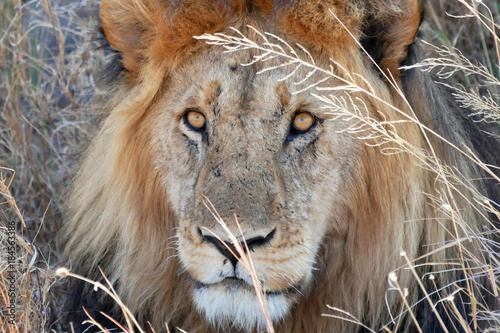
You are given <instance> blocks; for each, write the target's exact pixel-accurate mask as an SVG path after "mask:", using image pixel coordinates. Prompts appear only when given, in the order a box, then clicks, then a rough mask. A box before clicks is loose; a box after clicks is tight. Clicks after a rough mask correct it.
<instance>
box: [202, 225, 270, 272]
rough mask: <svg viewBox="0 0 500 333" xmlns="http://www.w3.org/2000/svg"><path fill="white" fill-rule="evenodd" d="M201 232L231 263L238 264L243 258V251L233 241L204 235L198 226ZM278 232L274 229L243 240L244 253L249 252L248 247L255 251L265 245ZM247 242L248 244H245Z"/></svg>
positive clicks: (205, 239) (204, 238) (241, 243)
mask: <svg viewBox="0 0 500 333" xmlns="http://www.w3.org/2000/svg"><path fill="white" fill-rule="evenodd" d="M198 231H199V233H200V234H201V237H202V239H203V240H204V241H207V242H209V243H212V244H213V245H215V248H216V249H217V250H218V251H219V252H220V253H221V254H222V255H223V256H224V257H226V258H227V259H229V261H231V264H232V265H233V266H236V264H237V263H238V259H240V258H241V253H240V252H238V250H237V249H236V246H234V245H233V244H232V242H231V241H224V240H222V239H221V238H219V237H215V236H210V235H203V233H202V232H201V229H199V228H198ZM275 232H276V229H273V230H272V231H271V232H270V233H268V234H267V235H265V236H257V237H252V238H250V239H245V240H243V241H242V242H240V245H241V248H242V249H243V251H244V253H246V252H247V248H248V250H250V251H253V249H254V248H255V247H259V246H263V245H265V244H267V243H269V242H270V241H271V239H272V238H273V236H274V234H275ZM245 243H246V246H245Z"/></svg>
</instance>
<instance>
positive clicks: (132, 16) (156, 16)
mask: <svg viewBox="0 0 500 333" xmlns="http://www.w3.org/2000/svg"><path fill="white" fill-rule="evenodd" d="M160 7H161V5H160V4H159V2H158V1H156V0H144V1H141V0H103V1H102V3H101V7H100V18H101V25H102V30H103V32H104V36H105V37H106V39H107V40H108V42H109V44H110V45H111V46H112V47H113V48H114V49H115V50H117V51H119V52H120V53H121V55H122V61H123V67H125V68H126V69H127V70H128V71H129V72H132V73H135V72H137V70H138V69H139V65H140V63H141V61H142V60H143V59H144V58H145V57H147V54H146V52H147V50H148V48H150V47H151V46H152V45H150V44H151V43H154V41H155V37H156V36H157V34H158V31H159V30H160V26H162V25H165V17H164V16H163V15H162V13H164V10H165V8H163V9H162V8H160Z"/></svg>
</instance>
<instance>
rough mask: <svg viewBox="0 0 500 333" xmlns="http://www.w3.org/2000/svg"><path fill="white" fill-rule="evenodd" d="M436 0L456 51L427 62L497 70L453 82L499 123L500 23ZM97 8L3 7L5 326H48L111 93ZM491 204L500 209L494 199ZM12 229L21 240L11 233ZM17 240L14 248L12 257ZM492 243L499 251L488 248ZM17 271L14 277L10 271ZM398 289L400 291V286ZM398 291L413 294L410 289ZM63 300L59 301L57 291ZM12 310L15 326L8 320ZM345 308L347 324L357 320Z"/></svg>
mask: <svg viewBox="0 0 500 333" xmlns="http://www.w3.org/2000/svg"><path fill="white" fill-rule="evenodd" d="M427 2H428V4H429V6H428V7H429V9H428V12H427V17H428V21H430V23H431V26H432V29H433V30H434V32H435V35H436V37H435V39H433V40H432V42H433V43H435V44H438V45H440V44H444V45H445V46H447V47H448V48H449V49H448V51H446V52H445V53H443V54H442V56H441V58H442V59H448V61H449V62H448V63H445V64H438V65H436V62H435V61H434V62H428V63H427V64H424V65H425V67H424V68H426V69H431V67H432V66H433V65H436V66H438V67H439V66H440V68H443V69H449V68H453V66H455V67H456V66H463V65H464V64H470V65H471V67H470V68H477V67H476V65H477V63H481V64H483V65H484V67H483V68H479V72H482V71H484V73H487V74H488V75H489V76H488V80H489V81H486V82H488V84H487V85H486V84H485V79H484V75H483V76H481V75H477V74H474V75H470V74H471V73H464V71H458V72H454V73H453V75H454V79H455V80H456V82H458V83H460V84H462V85H456V86H454V88H455V92H456V95H457V97H458V98H460V96H462V97H463V96H466V98H463V99H462V103H464V104H465V103H467V102H470V101H471V100H473V101H476V103H475V105H481V108H479V109H478V110H477V112H482V113H483V115H484V113H486V114H487V115H489V118H487V117H485V118H484V119H487V120H488V121H491V122H497V123H498V122H499V119H500V112H499V111H498V110H499V109H500V108H499V107H498V105H499V100H498V95H497V93H498V86H500V83H499V82H498V79H499V77H500V75H499V70H498V68H499V66H498V65H499V61H500V57H499V54H498V47H497V46H498V44H497V43H498V38H497V37H496V36H498V27H496V26H494V25H493V23H488V22H486V23H481V22H480V21H479V20H478V19H477V17H475V16H474V15H473V14H472V13H471V12H470V10H469V9H468V8H467V7H466V5H465V4H464V3H461V1H460V0H427ZM469 3H471V2H470V1H468V2H466V4H469ZM483 3H485V4H486V5H487V7H486V6H482V5H481V6H479V13H480V14H483V15H485V16H484V17H483V19H484V20H486V19H487V18H489V17H492V18H493V20H492V22H500V12H499V8H500V3H499V2H498V1H495V0H490V1H484V2H483ZM97 6H98V0H88V1H85V0H82V1H70V0H68V1H55V0H32V1H20V0H18V1H15V0H3V1H2V2H1V3H0V110H1V111H0V203H2V205H1V206H0V329H1V330H2V332H8V333H14V332H30V333H31V332H48V331H49V327H48V325H47V324H48V316H49V315H50V311H49V306H48V301H47V300H48V299H49V297H53V295H50V292H51V291H50V286H51V284H52V283H53V281H55V279H56V277H55V275H54V273H53V271H52V269H53V268H54V267H55V265H56V263H57V262H58V259H59V255H60V244H59V242H58V238H57V237H56V234H57V231H58V230H59V229H60V228H61V224H62V220H63V211H64V197H65V189H66V188H67V187H68V185H69V182H70V179H71V175H72V174H73V173H74V171H75V170H74V169H75V164H76V161H77V160H78V157H79V155H80V154H81V152H82V151H83V150H84V149H85V147H86V146H87V145H88V143H89V141H90V139H91V138H92V136H93V134H94V133H95V132H96V129H97V124H98V122H99V119H100V118H101V115H100V114H99V113H98V110H95V109H93V108H92V105H97V104H98V103H99V101H100V100H101V99H102V98H103V97H104V91H103V87H102V85H101V83H100V82H102V80H101V79H100V78H99V76H100V75H99V73H101V72H102V70H103V68H104V64H105V60H106V56H107V54H106V52H105V51H104V50H102V49H100V48H99V47H98V46H99V43H98V42H96V41H94V40H95V38H96V35H95V33H94V32H93V31H95V30H94V28H95V26H96V25H97V21H96V18H97V9H98V7H97ZM487 8H489V9H487ZM446 13H449V14H453V15H455V16H461V18H456V17H450V16H448V15H446ZM490 30H492V31H490ZM492 32H493V33H492ZM454 47H456V48H457V49H458V50H460V51H458V50H457V49H454ZM460 52H462V53H463V55H464V57H462V53H460ZM468 59H472V62H469V60H468ZM451 62H454V63H451ZM443 73H445V72H443ZM326 102H327V101H326ZM483 167H484V168H488V167H490V166H485V165H483ZM484 205H485V206H486V208H487V209H489V210H490V211H492V212H494V213H496V214H499V213H498V207H496V206H494V204H493V203H487V202H485V203H484ZM499 215H500V214H499ZM11 221H12V222H14V224H10V222H11ZM9 228H10V229H9ZM12 228H14V229H15V237H14V238H9V237H12V235H13V234H12V233H11V232H12V231H13V229H12ZM12 245H14V250H15V251H14V253H9V252H12V251H11V250H12V247H13V246H12ZM485 247H486V250H488V249H489V250H490V251H491V247H490V246H489V245H488V244H486V245H485ZM12 254H13V256H12ZM11 264H12V265H13V266H10V265H11ZM499 267H500V264H499V263H498V262H497V263H496V266H495V267H492V270H491V274H492V281H493V284H494V283H495V282H494V281H495V274H496V276H497V278H498V274H499V273H498V270H499ZM12 268H14V269H12ZM9 271H14V272H15V274H14V275H13V276H11V275H10V273H9ZM393 282H397V280H396V281H393ZM394 287H395V288H396V289H397V285H396V284H395V285H394ZM9 289H11V290H9ZM11 291H12V292H11ZM399 292H401V293H402V296H403V297H404V290H401V289H399ZM55 300H56V301H55V303H56V305H57V297H55ZM11 304H12V306H11ZM12 307H14V309H15V311H14V312H15V318H14V321H13V322H14V324H9V323H8V321H9V320H10V319H9V318H10V317H9V313H10V312H9V311H10V309H11V308H12ZM55 309H56V310H57V306H56V307H55ZM338 313H339V315H341V316H342V317H343V318H346V320H356V319H355V318H350V317H349V315H348V314H345V313H341V312H338ZM477 316H478V317H479V319H481V318H483V317H493V318H494V319H495V320H496V321H497V322H499V323H500V315H499V314H498V313H495V312H491V311H481V309H478V311H477ZM499 326H500V324H499ZM124 331H125V330H124Z"/></svg>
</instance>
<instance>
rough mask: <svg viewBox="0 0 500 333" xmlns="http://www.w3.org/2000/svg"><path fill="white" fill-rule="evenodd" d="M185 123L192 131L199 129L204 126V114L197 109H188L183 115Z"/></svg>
mask: <svg viewBox="0 0 500 333" xmlns="http://www.w3.org/2000/svg"><path fill="white" fill-rule="evenodd" d="M184 120H185V122H186V124H187V125H188V126H189V127H190V128H191V129H192V130H194V131H201V130H203V128H204V127H205V123H206V119H205V116H204V115H203V114H202V113H200V112H197V111H189V112H187V113H186V115H185V116H184Z"/></svg>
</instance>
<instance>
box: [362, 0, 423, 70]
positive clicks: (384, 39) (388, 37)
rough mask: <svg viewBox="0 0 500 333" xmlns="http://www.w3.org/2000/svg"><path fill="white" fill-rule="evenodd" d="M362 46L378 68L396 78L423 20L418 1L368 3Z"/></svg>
mask: <svg viewBox="0 0 500 333" xmlns="http://www.w3.org/2000/svg"><path fill="white" fill-rule="evenodd" d="M367 8H368V14H367V17H366V20H365V21H364V25H363V26H362V36H361V44H362V46H363V47H364V49H365V50H366V51H367V52H368V53H369V54H370V56H371V57H372V58H373V59H374V60H375V62H376V63H377V64H378V65H379V66H380V68H381V69H382V70H383V71H384V72H385V73H386V74H389V75H391V76H392V77H393V78H395V79H397V78H398V77H399V67H400V65H401V63H402V62H403V61H404V60H405V59H406V56H407V55H408V48H409V46H410V45H411V44H412V43H413V41H414V40H415V37H416V35H417V32H418V29H419V27H420V23H421V20H422V9H421V6H420V3H419V1H418V0H398V1H382V0H374V1H368V2H367Z"/></svg>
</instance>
